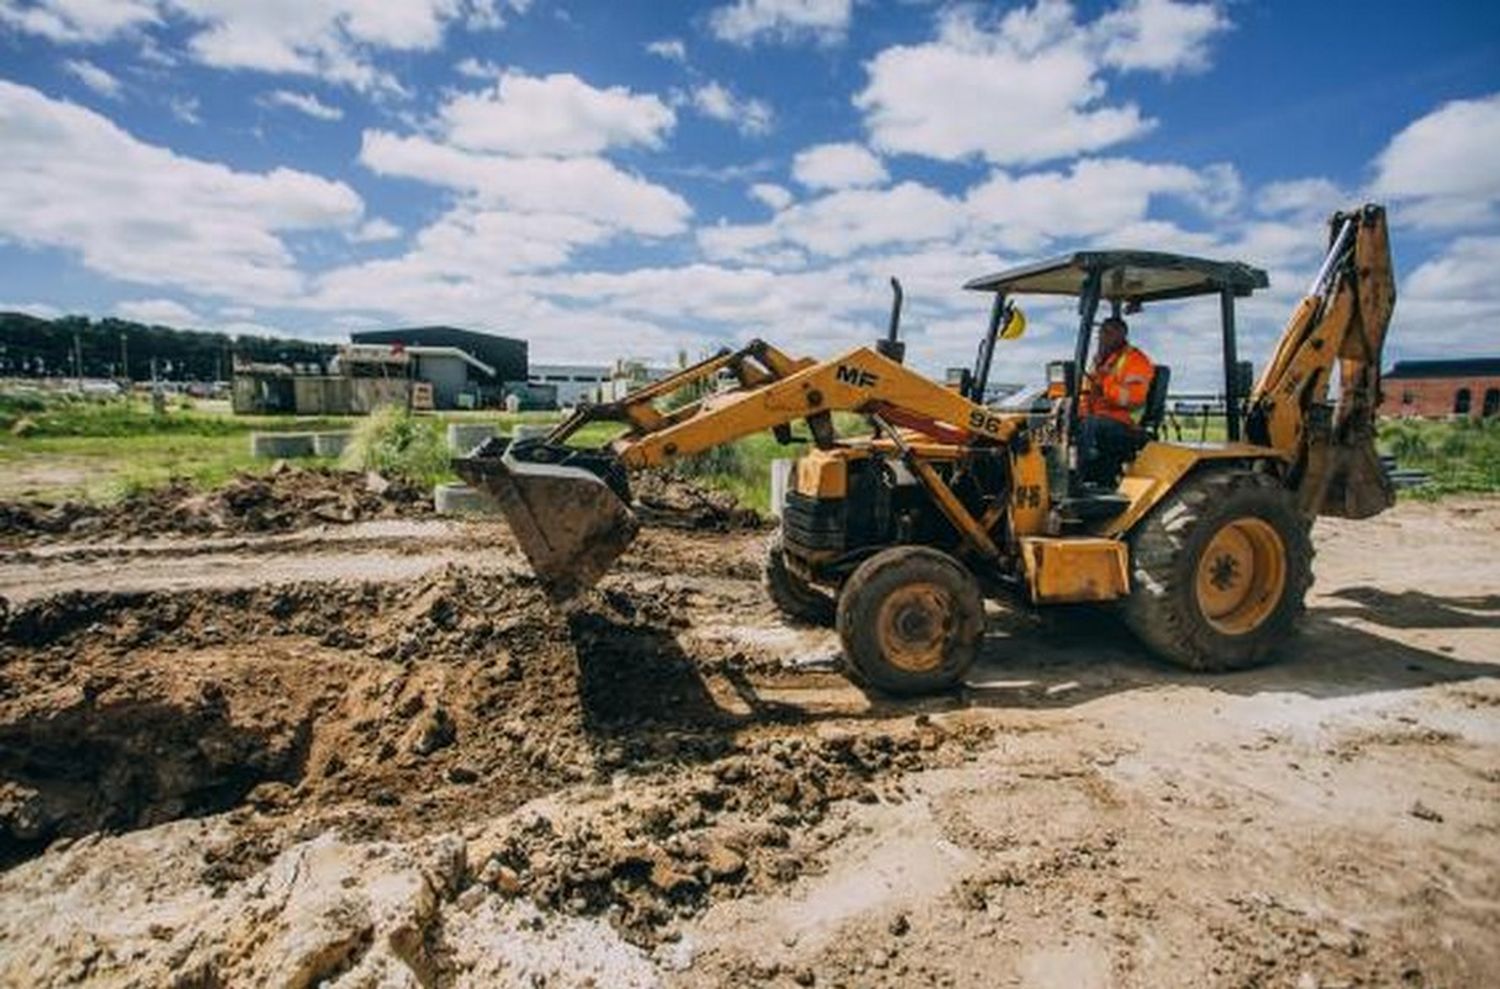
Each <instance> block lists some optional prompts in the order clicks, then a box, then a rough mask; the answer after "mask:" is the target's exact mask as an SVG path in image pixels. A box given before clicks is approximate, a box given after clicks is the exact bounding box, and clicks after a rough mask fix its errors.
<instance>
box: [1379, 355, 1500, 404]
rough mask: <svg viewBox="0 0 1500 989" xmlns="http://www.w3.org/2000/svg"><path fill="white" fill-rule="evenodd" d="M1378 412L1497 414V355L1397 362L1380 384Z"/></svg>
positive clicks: (1499, 361)
mask: <svg viewBox="0 0 1500 989" xmlns="http://www.w3.org/2000/svg"><path fill="white" fill-rule="evenodd" d="M1380 413H1381V415H1388V416H1420V417H1423V418H1446V417H1449V416H1462V417H1468V418H1471V419H1480V418H1484V419H1490V418H1494V417H1495V416H1497V415H1500V357H1470V358H1461V359H1457V360H1437V361H1397V362H1396V366H1395V367H1393V368H1391V369H1390V370H1389V371H1387V372H1386V374H1385V379H1384V381H1383V382H1382V383H1381V403H1380Z"/></svg>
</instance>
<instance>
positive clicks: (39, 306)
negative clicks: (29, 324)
mask: <svg viewBox="0 0 1500 989" xmlns="http://www.w3.org/2000/svg"><path fill="white" fill-rule="evenodd" d="M0 312H19V313H25V314H26V315H28V316H35V317H36V318H37V319H57V318H58V317H59V316H62V315H64V313H63V311H62V310H61V309H59V308H57V307H56V306H54V305H50V304H48V303H46V302H0Z"/></svg>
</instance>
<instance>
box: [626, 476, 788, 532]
mask: <svg viewBox="0 0 1500 989" xmlns="http://www.w3.org/2000/svg"><path fill="white" fill-rule="evenodd" d="M630 487H631V494H633V495H634V496H635V501H636V505H635V511H636V514H637V515H638V516H639V517H640V519H641V521H642V522H644V523H646V524H647V525H661V526H671V527H673V528H678V529H712V530H716V531H719V532H728V531H730V530H734V529H758V528H760V527H761V526H763V525H764V524H765V520H764V519H762V518H761V517H760V515H759V514H758V513H757V512H756V511H755V510H754V509H753V508H746V507H745V506H743V505H741V504H740V503H739V499H738V498H736V497H735V496H734V495H733V494H730V493H729V492H728V491H722V490H718V489H715V488H709V487H705V486H704V485H702V484H699V483H698V482H696V481H693V480H690V479H689V478H685V477H679V476H678V475H676V474H673V473H671V472H670V471H659V470H658V471H642V472H640V473H639V474H636V475H634V476H633V477H632V478H631V479H630Z"/></svg>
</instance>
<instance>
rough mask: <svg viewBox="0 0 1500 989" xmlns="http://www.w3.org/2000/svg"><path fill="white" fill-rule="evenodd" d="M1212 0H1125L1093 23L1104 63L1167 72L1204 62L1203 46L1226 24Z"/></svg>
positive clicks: (1193, 67) (1194, 68) (1201, 66)
mask: <svg viewBox="0 0 1500 989" xmlns="http://www.w3.org/2000/svg"><path fill="white" fill-rule="evenodd" d="M1229 26H1230V25H1229V18H1228V17H1226V16H1225V15H1224V12H1223V11H1222V10H1221V9H1220V8H1219V6H1218V5H1217V4H1214V3H1178V2H1176V0H1127V2H1126V3H1124V4H1123V5H1122V6H1120V7H1119V8H1118V9H1117V10H1113V11H1110V12H1109V13H1107V14H1104V15H1103V16H1102V17H1100V18H1099V19H1098V20H1097V21H1095V22H1094V32H1093V33H1094V35H1095V38H1096V40H1097V43H1098V44H1099V45H1100V47H1101V49H1102V53H1103V61H1104V63H1105V64H1106V65H1111V66H1115V67H1116V68H1120V69H1144V70H1149V71H1153V72H1161V73H1164V74H1168V75H1170V74H1171V73H1173V72H1177V71H1180V70H1181V71H1189V72H1192V71H1201V70H1203V69H1205V68H1207V67H1208V46H1209V42H1210V41H1211V40H1212V39H1213V37H1214V36H1215V35H1217V34H1219V33H1221V32H1223V31H1226V30H1228V28H1229Z"/></svg>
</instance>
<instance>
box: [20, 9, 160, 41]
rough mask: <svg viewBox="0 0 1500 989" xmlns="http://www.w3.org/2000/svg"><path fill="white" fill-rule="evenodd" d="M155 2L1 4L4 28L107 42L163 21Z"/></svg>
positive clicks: (63, 38)
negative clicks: (125, 33)
mask: <svg viewBox="0 0 1500 989" xmlns="http://www.w3.org/2000/svg"><path fill="white" fill-rule="evenodd" d="M156 7H157V5H156V2H155V0H36V2H31V3H27V2H17V0H5V2H0V25H7V26H9V27H11V28H14V29H15V30H18V31H24V32H26V33H27V34H36V35H40V36H42V37H44V38H48V39H50V40H52V41H57V42H64V43H85V42H99V41H107V40H109V39H110V38H113V37H115V36H116V35H119V34H122V33H124V32H126V31H130V30H133V29H136V28H140V27H142V26H144V25H147V24H152V23H155V22H157V21H158V20H159V15H158V13H157V9H156Z"/></svg>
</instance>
